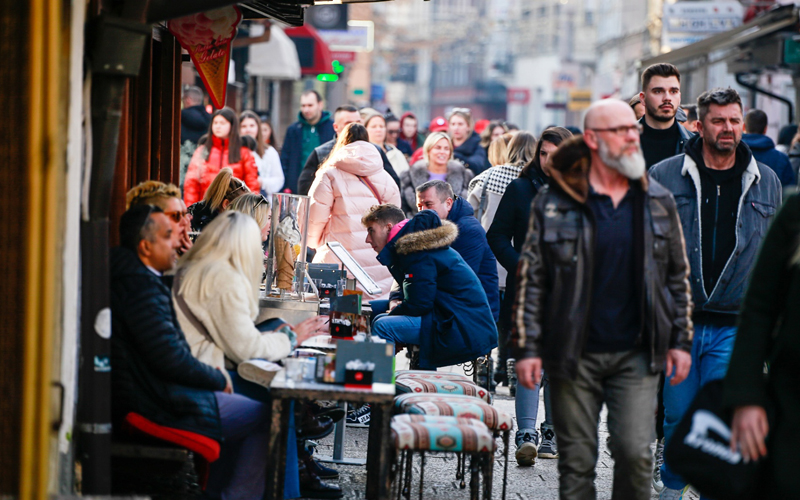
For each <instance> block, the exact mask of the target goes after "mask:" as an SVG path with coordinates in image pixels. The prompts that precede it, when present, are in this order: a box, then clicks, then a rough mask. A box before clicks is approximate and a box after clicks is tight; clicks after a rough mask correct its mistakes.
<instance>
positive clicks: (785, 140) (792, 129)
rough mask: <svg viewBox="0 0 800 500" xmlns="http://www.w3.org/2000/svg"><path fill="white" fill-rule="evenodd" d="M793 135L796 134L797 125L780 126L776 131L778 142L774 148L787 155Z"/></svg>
mask: <svg viewBox="0 0 800 500" xmlns="http://www.w3.org/2000/svg"><path fill="white" fill-rule="evenodd" d="M795 135H797V125H794V124H789V125H784V126H783V127H781V129H780V131H778V144H776V145H775V149H777V150H778V151H780V152H781V153H785V154H787V155H788V154H789V150H790V149H791V145H792V139H794V136H795Z"/></svg>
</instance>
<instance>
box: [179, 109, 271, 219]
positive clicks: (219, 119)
mask: <svg viewBox="0 0 800 500" xmlns="http://www.w3.org/2000/svg"><path fill="white" fill-rule="evenodd" d="M207 137H208V138H209V139H208V140H207V141H206V143H205V144H203V145H201V146H200V147H198V148H197V149H196V150H195V152H194V155H193V156H192V161H191V162H190V163H189V169H188V170H187V171H186V180H185V181H184V184H183V200H184V201H185V202H186V205H187V206H190V205H192V204H193V203H197V202H198V201H200V200H202V199H203V196H204V195H205V193H206V190H207V189H208V186H209V185H211V181H213V180H214V177H216V176H217V174H218V173H219V171H220V170H222V169H223V168H225V167H230V168H231V170H233V176H234V177H236V178H237V179H241V180H243V181H244V183H245V184H247V187H248V188H250V190H251V191H253V192H256V193H257V192H258V190H259V187H260V186H259V183H258V167H257V166H256V161H255V158H253V155H252V153H250V150H249V149H247V148H246V147H243V146H242V141H241V139H240V138H239V119H238V118H237V117H236V113H235V112H234V111H233V110H232V109H231V108H228V107H225V108H222V109H220V110H217V111H216V112H214V114H213V115H212V116H211V126H210V127H209V131H208V135H207Z"/></svg>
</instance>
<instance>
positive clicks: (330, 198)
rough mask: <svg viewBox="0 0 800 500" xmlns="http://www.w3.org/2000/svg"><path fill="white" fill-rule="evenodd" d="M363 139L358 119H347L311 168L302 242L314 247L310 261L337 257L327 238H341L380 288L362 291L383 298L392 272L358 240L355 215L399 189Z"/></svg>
mask: <svg viewBox="0 0 800 500" xmlns="http://www.w3.org/2000/svg"><path fill="white" fill-rule="evenodd" d="M368 139H369V135H368V134H367V130H366V129H365V128H364V126H363V125H361V124H360V123H351V124H350V125H347V126H346V127H345V128H344V130H342V132H341V133H340V134H339V138H338V139H337V141H336V146H335V147H334V149H333V151H332V152H331V154H330V156H329V157H328V159H327V160H325V163H324V164H323V165H322V167H321V168H320V169H319V171H318V172H317V175H316V178H315V179H314V184H312V185H311V189H310V190H309V192H308V195H309V196H310V197H311V204H310V206H309V209H308V211H309V216H308V246H309V247H311V248H314V249H316V250H317V253H316V255H315V256H314V262H315V263H318V262H328V263H339V259H338V258H337V257H336V255H334V254H333V252H331V251H330V249H329V248H328V246H327V243H328V242H330V241H337V242H339V243H341V245H342V246H343V247H344V248H345V249H346V250H347V251H348V252H350V254H351V255H352V256H353V258H354V259H355V260H356V262H358V263H359V265H361V267H363V268H364V270H365V271H366V272H367V274H369V275H370V277H372V279H373V280H374V281H375V283H376V284H377V285H378V286H379V287H380V288H381V292H380V293H378V294H377V295H375V296H371V295H370V294H368V293H366V291H365V292H364V295H365V297H370V298H371V299H387V298H388V297H389V291H390V289H391V287H392V275H391V274H390V273H389V271H388V270H387V269H386V268H385V267H383V266H382V265H381V264H380V263H379V262H377V261H376V260H375V254H374V252H373V251H372V249H371V248H370V246H369V245H368V244H367V243H366V242H365V241H364V240H365V238H366V236H367V234H366V228H364V227H362V226H361V217H362V216H363V215H364V213H365V212H366V211H367V210H369V208H370V207H371V206H373V205H380V204H382V203H391V204H392V205H399V204H400V191H399V190H398V189H397V185H396V184H395V183H394V181H393V180H392V178H391V177H390V176H389V174H388V173H386V172H385V171H384V170H383V164H382V162H381V158H380V155H379V154H378V151H377V148H375V146H373V145H372V144H370V143H369V142H367V141H368Z"/></svg>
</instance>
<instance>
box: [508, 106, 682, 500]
mask: <svg viewBox="0 0 800 500" xmlns="http://www.w3.org/2000/svg"><path fill="white" fill-rule="evenodd" d="M638 131H639V124H638V123H637V121H636V117H635V115H634V113H633V110H631V108H630V106H629V105H628V104H627V103H625V102H623V101H618V100H611V99H608V100H604V101H600V102H598V103H595V104H593V105H592V106H591V107H590V108H589V110H588V111H587V113H586V117H585V120H584V135H583V136H580V137H574V138H571V139H568V140H566V141H564V142H563V143H562V144H561V146H560V147H559V148H558V149H557V150H556V151H555V152H554V153H553V154H552V156H551V157H550V159H549V160H548V164H549V168H548V170H549V173H550V182H549V185H548V187H547V188H545V189H544V190H542V191H541V192H540V193H539V195H538V196H537V197H536V198H535V199H534V202H533V206H532V208H531V221H530V229H529V231H528V235H527V239H526V241H525V244H524V247H523V249H522V255H521V256H520V262H519V270H518V276H519V278H518V279H519V282H518V289H517V295H516V298H515V303H514V322H513V329H512V343H513V344H512V345H513V351H514V355H515V357H516V360H517V362H516V370H517V376H518V377H519V383H520V384H521V385H523V386H525V387H527V388H529V389H535V386H536V384H537V383H539V382H540V380H541V376H542V369H544V370H545V371H547V372H548V376H549V379H550V385H551V386H552V391H551V397H552V406H553V414H554V415H553V423H554V425H555V431H556V434H557V435H558V453H559V462H558V470H559V473H560V478H559V485H560V487H559V494H560V498H561V499H562V500H567V499H570V500H571V499H591V498H595V496H596V491H595V485H594V478H595V465H596V463H597V449H598V448H597V423H598V419H599V416H600V410H601V408H602V406H603V403H605V405H606V407H607V408H608V430H609V433H610V435H611V439H612V441H613V444H614V459H615V466H614V467H615V471H614V490H613V493H612V498H613V499H620V500H621V499H626V500H637V499H638V500H645V499H649V498H650V479H651V471H652V456H651V453H650V441H651V439H652V435H653V430H654V429H653V423H654V420H653V413H654V412H655V404H656V401H655V396H656V389H657V384H658V372H660V371H661V370H663V369H664V367H665V364H666V369H667V371H668V372H669V373H672V372H673V370H674V377H672V379H671V380H672V383H675V384H676V383H679V382H680V381H681V380H682V379H683V378H684V377H685V376H686V373H687V372H688V371H689V365H690V363H691V357H690V356H689V353H688V351H689V350H690V349H691V342H692V340H691V339H692V327H691V320H690V314H691V295H690V293H689V283H688V276H689V265H688V261H687V259H686V252H685V249H684V245H683V236H682V233H681V225H680V221H679V219H678V213H677V208H676V205H675V201H674V199H673V198H672V195H671V194H670V193H669V191H667V190H666V189H665V188H664V187H662V186H661V185H660V184H658V183H657V182H654V181H651V180H649V179H648V177H647V175H646V170H645V164H644V158H643V156H642V153H641V150H640V148H639V133H638Z"/></svg>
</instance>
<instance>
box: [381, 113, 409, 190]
mask: <svg viewBox="0 0 800 500" xmlns="http://www.w3.org/2000/svg"><path fill="white" fill-rule="evenodd" d="M384 118H385V119H386V144H389V145H391V146H393V147H395V148H397V149H399V150H400V152H401V153H403V155H404V156H405V158H406V163H408V159H409V158H410V157H411V155H412V154H414V150H413V149H411V144H409V143H408V142H407V141H406V140H405V139H401V138H400V120H398V119H397V117H396V116H394V115H393V114H391V113H388V114H387V115H386V116H384ZM395 170H396V169H395ZM398 175H399V174H398Z"/></svg>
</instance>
